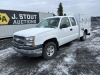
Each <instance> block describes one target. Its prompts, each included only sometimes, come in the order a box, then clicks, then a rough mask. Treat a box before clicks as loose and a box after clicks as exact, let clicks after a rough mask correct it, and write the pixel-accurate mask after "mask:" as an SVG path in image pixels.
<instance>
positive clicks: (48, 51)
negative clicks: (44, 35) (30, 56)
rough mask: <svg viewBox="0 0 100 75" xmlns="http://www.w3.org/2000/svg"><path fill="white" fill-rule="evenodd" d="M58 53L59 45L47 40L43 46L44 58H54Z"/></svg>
mask: <svg viewBox="0 0 100 75" xmlns="http://www.w3.org/2000/svg"><path fill="white" fill-rule="evenodd" d="M56 54H57V45H56V44H55V43H54V42H47V43H46V44H45V45H44V48H43V58H44V59H47V60H49V59H52V58H54V57H55V56H56Z"/></svg>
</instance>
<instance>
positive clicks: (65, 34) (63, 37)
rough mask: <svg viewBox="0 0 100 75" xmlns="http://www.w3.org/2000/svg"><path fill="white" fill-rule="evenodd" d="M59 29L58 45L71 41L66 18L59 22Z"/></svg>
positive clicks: (70, 30)
mask: <svg viewBox="0 0 100 75" xmlns="http://www.w3.org/2000/svg"><path fill="white" fill-rule="evenodd" d="M62 25H64V27H63V28H60V27H61V26H62ZM60 27H59V37H60V39H59V41H60V43H59V45H63V44H65V43H67V42H69V41H71V35H72V26H71V25H70V21H69V19H68V17H64V18H62V20H61V23H60Z"/></svg>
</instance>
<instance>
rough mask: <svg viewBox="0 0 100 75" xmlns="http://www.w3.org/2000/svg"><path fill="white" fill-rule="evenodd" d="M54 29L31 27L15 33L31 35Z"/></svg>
mask: <svg viewBox="0 0 100 75" xmlns="http://www.w3.org/2000/svg"><path fill="white" fill-rule="evenodd" d="M53 29H54V28H30V29H25V30H21V31H18V32H15V33H14V35H18V36H24V37H30V36H36V35H38V34H42V33H46V32H48V31H51V30H53Z"/></svg>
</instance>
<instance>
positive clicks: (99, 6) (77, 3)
mask: <svg viewBox="0 0 100 75" xmlns="http://www.w3.org/2000/svg"><path fill="white" fill-rule="evenodd" d="M60 2H62V4H63V10H64V13H66V14H73V13H75V14H78V13H84V14H90V15H99V16H100V0H0V9H7V10H22V11H34V12H53V13H55V14H57V8H58V5H59V3H60Z"/></svg>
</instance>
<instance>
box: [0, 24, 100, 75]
mask: <svg viewBox="0 0 100 75" xmlns="http://www.w3.org/2000/svg"><path fill="white" fill-rule="evenodd" d="M94 29H95V30H93V31H92V34H91V35H90V36H88V37H87V40H86V41H84V42H81V41H79V40H78V39H77V40H74V41H73V42H71V43H68V44H65V45H63V46H61V47H60V51H59V52H58V54H57V56H56V58H54V59H51V60H44V59H43V58H42V57H37V58H29V57H24V56H22V55H20V54H19V53H17V52H15V51H14V50H13V49H12V46H11V40H12V39H10V40H8V39H4V40H0V47H1V46H2V47H1V48H0V49H1V50H0V75H100V27H99V26H97V27H96V28H94ZM6 40H7V41H8V42H7V41H6ZM5 41H6V42H5Z"/></svg>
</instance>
